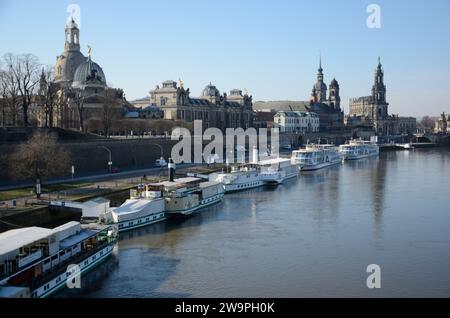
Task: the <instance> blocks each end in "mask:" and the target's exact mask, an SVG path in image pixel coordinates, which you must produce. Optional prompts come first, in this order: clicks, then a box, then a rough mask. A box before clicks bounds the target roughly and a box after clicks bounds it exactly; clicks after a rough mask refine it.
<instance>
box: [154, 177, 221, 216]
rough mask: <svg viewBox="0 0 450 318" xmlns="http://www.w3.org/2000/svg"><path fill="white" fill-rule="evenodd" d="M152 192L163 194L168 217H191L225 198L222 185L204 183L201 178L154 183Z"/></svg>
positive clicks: (210, 182)
mask: <svg viewBox="0 0 450 318" xmlns="http://www.w3.org/2000/svg"><path fill="white" fill-rule="evenodd" d="M148 187H149V189H151V190H152V191H158V192H160V193H161V194H162V196H163V198H164V202H165V213H166V215H171V216H175V215H183V216H186V215H190V214H192V213H194V212H195V211H197V210H200V209H202V208H204V207H207V206H210V205H213V204H216V203H219V202H220V201H222V199H223V196H224V190H223V188H222V184H221V183H218V182H212V181H202V179H200V178H194V177H185V178H178V179H173V180H172V181H171V180H169V181H164V182H158V183H152V184H149V185H148Z"/></svg>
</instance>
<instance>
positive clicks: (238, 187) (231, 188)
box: [223, 180, 264, 193]
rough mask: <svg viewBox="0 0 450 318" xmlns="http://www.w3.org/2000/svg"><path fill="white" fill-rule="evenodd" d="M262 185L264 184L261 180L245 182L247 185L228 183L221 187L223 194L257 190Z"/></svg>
mask: <svg viewBox="0 0 450 318" xmlns="http://www.w3.org/2000/svg"><path fill="white" fill-rule="evenodd" d="M262 185H264V182H263V181H261V180H257V181H252V182H247V183H229V184H224V185H223V190H224V191H225V193H230V192H237V191H243V190H248V189H253V188H257V187H260V186H262Z"/></svg>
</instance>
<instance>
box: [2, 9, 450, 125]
mask: <svg viewBox="0 0 450 318" xmlns="http://www.w3.org/2000/svg"><path fill="white" fill-rule="evenodd" d="M71 3H76V4H79V5H80V7H81V31H80V41H81V44H82V50H83V52H84V53H86V45H88V44H89V45H91V46H92V47H93V59H94V60H95V61H96V62H97V63H98V64H100V65H101V66H102V67H103V69H104V71H105V74H106V77H107V80H108V82H109V83H111V84H112V85H113V86H114V87H121V88H123V89H124V90H125V93H126V96H127V98H128V99H134V98H138V97H143V96H146V95H147V94H148V91H149V90H150V89H152V88H154V87H155V86H156V85H157V84H160V83H161V82H162V81H164V80H166V79H173V80H178V78H182V79H183V80H184V82H185V86H186V87H190V89H191V92H192V93H191V95H192V96H197V95H199V94H200V92H201V90H202V88H203V87H204V86H205V85H206V84H207V83H209V82H210V81H211V82H212V83H213V84H215V85H216V86H217V87H218V88H219V90H221V91H222V92H223V91H227V92H228V91H229V90H230V89H232V88H248V90H249V92H250V93H251V94H252V95H253V97H254V99H255V100H279V99H292V100H306V99H308V96H309V94H310V92H311V89H312V85H313V83H314V81H315V77H316V72H317V65H318V59H319V53H320V52H321V53H322V61H323V68H324V73H325V81H326V82H327V84H329V82H330V81H331V79H332V78H333V77H334V76H335V77H336V79H337V80H338V81H339V83H340V86H341V96H342V103H343V106H344V108H345V111H346V112H347V111H348V99H349V97H357V96H362V95H369V94H370V89H371V85H372V81H373V71H374V68H375V67H376V64H377V57H378V55H380V56H381V60H382V63H383V66H384V69H385V81H386V85H387V98H388V102H389V103H390V112H391V113H399V114H401V115H413V116H422V115H425V114H429V115H438V114H439V113H441V112H442V111H446V112H450V63H449V60H450V41H449V38H450V37H449V34H448V33H449V31H450V0H433V1H403V0H396V1H391V0H390V1H384V0H383V1H378V0H371V1H357V0H353V1H332V0H330V1H325V0H323V1H320V0H315V1H293V0H292V1H287V0H286V1H285V0H276V1H275V0H273V1H269V0H209V1H206V0H192V1H186V0H171V1H167V0H150V1H137V0H128V1H122V0H121V1H77V0H71V1H61V0H58V1H46V0H43V1H29V0H27V1H24V0H14V1H8V0H0V43H1V45H0V54H2V55H3V54H4V53H6V52H13V53H33V54H35V55H37V56H38V57H39V59H40V61H41V62H42V63H44V64H49V65H53V64H54V62H55V59H56V56H57V55H58V54H60V53H61V52H62V50H63V45H64V27H65V22H66V17H67V15H68V13H67V12H66V8H67V5H68V4H71ZM371 3H376V4H378V5H380V7H381V29H369V28H367V26H366V19H367V16H368V15H369V13H367V12H366V8H367V5H369V4H371Z"/></svg>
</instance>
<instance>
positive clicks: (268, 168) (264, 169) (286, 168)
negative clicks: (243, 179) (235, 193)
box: [258, 158, 300, 184]
mask: <svg viewBox="0 0 450 318" xmlns="http://www.w3.org/2000/svg"><path fill="white" fill-rule="evenodd" d="M258 165H259V167H260V169H261V170H260V177H261V180H262V181H263V182H264V183H266V184H280V183H283V181H284V180H287V179H290V178H294V177H297V176H298V173H299V171H300V170H299V167H298V166H297V165H296V164H292V163H291V160H290V159H288V158H273V159H265V160H261V161H259V162H258Z"/></svg>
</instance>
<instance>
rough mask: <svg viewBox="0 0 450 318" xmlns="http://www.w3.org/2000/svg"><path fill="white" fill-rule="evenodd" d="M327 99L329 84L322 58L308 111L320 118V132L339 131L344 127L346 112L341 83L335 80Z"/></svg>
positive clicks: (331, 84)
mask: <svg viewBox="0 0 450 318" xmlns="http://www.w3.org/2000/svg"><path fill="white" fill-rule="evenodd" d="M328 93H329V94H328V97H327V84H325V82H324V75H323V68H322V58H320V60H319V69H318V70H317V81H316V83H315V84H314V86H313V89H312V92H311V97H310V102H309V106H308V110H309V111H311V112H314V113H316V114H317V115H318V116H319V118H320V131H330V130H339V129H342V128H343V126H344V112H343V111H342V109H341V97H340V95H339V83H338V82H337V80H336V79H335V78H333V80H332V81H331V83H330V86H329V92H328Z"/></svg>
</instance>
